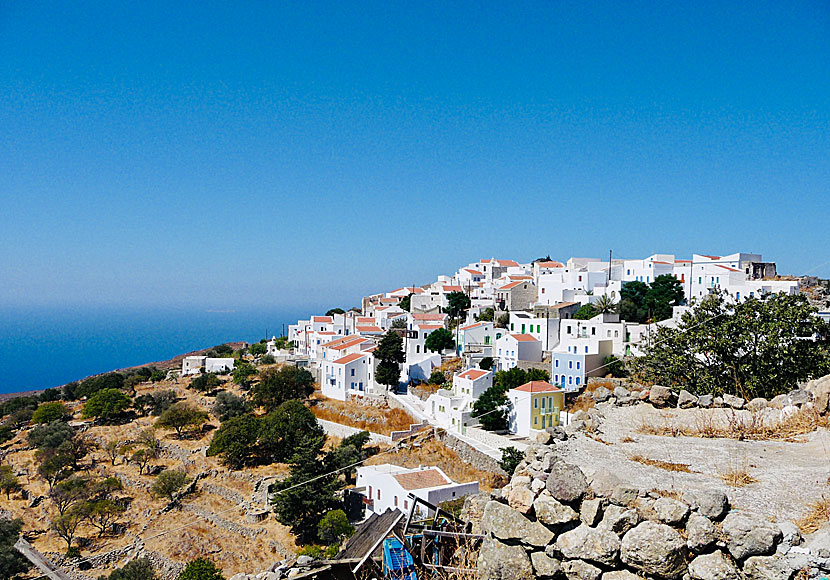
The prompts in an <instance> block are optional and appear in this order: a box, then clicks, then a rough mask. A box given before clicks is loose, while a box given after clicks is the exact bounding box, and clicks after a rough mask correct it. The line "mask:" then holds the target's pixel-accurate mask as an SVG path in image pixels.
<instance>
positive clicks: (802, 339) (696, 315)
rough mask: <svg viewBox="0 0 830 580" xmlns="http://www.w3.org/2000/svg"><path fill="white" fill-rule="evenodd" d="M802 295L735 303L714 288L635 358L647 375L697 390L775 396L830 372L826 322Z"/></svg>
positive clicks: (656, 335)
mask: <svg viewBox="0 0 830 580" xmlns="http://www.w3.org/2000/svg"><path fill="white" fill-rule="evenodd" d="M815 313H816V309H815V308H813V307H812V306H810V304H809V302H808V301H807V298H806V297H805V296H803V295H800V294H799V295H794V296H790V295H786V294H771V295H767V296H764V297H762V298H749V299H746V300H744V301H741V302H738V303H735V302H734V301H733V300H731V299H729V298H728V297H727V296H726V295H724V294H723V293H720V292H716V293H713V294H711V295H709V296H708V297H706V298H705V299H704V300H703V301H702V302H700V303H699V304H698V305H697V306H696V307H695V308H694V309H693V310H692V311H691V312H686V313H684V315H683V317H682V318H681V321H680V323H679V325H678V326H677V328H669V327H660V328H658V330H657V332H656V333H655V334H653V335H652V336H651V337H649V338H648V339H647V340H646V341H645V343H644V344H643V345H642V348H643V351H644V356H642V357H640V358H638V359H636V360H635V361H634V366H635V370H636V371H637V372H638V373H639V374H640V375H641V377H642V378H644V379H646V380H649V381H653V382H659V383H660V384H664V385H671V386H672V387H674V388H677V389H681V388H683V389H686V390H688V391H691V392H693V393H698V394H703V393H712V394H721V393H731V394H736V395H740V396H742V397H744V398H746V399H747V400H749V399H752V398H754V397H766V398H771V397H774V396H775V395H777V394H780V393H786V392H788V391H790V390H792V389H793V388H795V387H796V386H797V384H798V383H799V382H801V381H805V380H808V379H810V378H814V377H817V376H822V375H823V374H827V373H828V372H830V354H828V332H829V331H828V325H827V324H826V323H825V322H823V321H822V320H821V319H820V318H818V317H817V316H815Z"/></svg>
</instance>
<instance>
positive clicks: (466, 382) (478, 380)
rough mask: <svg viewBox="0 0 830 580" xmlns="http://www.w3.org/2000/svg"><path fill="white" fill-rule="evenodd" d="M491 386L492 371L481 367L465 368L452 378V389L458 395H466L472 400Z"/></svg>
mask: <svg viewBox="0 0 830 580" xmlns="http://www.w3.org/2000/svg"><path fill="white" fill-rule="evenodd" d="M492 386H493V373H492V372H491V371H485V370H481V369H467V370H466V371H464V372H462V373H458V374H457V375H455V376H454V377H453V378H452V390H453V392H454V393H455V394H456V395H458V396H466V397H468V398H470V399H472V400H473V401H475V400H476V399H478V398H479V397H480V396H481V394H482V393H483V392H484V391H486V390H487V389H489V388H490V387H492Z"/></svg>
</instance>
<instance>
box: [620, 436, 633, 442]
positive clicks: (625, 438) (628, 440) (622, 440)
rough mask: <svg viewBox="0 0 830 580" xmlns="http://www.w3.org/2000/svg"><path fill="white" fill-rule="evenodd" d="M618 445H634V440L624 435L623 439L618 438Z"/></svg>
mask: <svg viewBox="0 0 830 580" xmlns="http://www.w3.org/2000/svg"><path fill="white" fill-rule="evenodd" d="M620 443H634V438H633V437H629V436H628V435H626V436H625V437H622V438H620Z"/></svg>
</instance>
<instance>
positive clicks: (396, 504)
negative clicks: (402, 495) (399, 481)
mask: <svg viewBox="0 0 830 580" xmlns="http://www.w3.org/2000/svg"><path fill="white" fill-rule="evenodd" d="M395 507H398V496H395Z"/></svg>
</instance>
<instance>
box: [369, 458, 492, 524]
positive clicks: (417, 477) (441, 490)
mask: <svg viewBox="0 0 830 580" xmlns="http://www.w3.org/2000/svg"><path fill="white" fill-rule="evenodd" d="M356 489H357V491H360V492H361V493H362V494H363V497H364V503H365V504H366V511H367V515H368V513H376V514H382V513H383V512H385V511H386V510H387V509H390V508H391V509H398V510H401V511H403V512H404V513H407V511H408V510H409V509H410V507H411V505H412V496H415V497H419V498H421V499H423V500H426V501H428V502H429V503H431V504H433V505H438V504H440V503H443V502H445V501H450V500H454V499H458V498H461V497H465V496H468V495H474V494H476V493H478V482H477V481H471V482H469V483H456V482H454V481H453V480H451V479H450V478H449V477H447V474H446V473H444V472H443V471H442V470H441V469H440V468H438V467H417V468H411V469H410V468H406V467H399V466H397V465H391V464H389V463H387V464H384V465H369V466H364V467H358V468H357V486H356Z"/></svg>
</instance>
